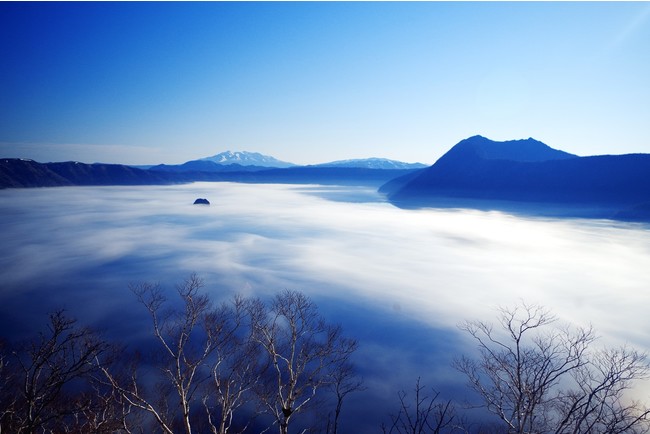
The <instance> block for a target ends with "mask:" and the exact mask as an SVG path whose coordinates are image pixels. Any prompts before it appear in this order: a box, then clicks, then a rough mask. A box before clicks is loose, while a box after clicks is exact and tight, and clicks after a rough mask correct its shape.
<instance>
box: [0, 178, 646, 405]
mask: <svg viewBox="0 0 650 434" xmlns="http://www.w3.org/2000/svg"><path fill="white" fill-rule="evenodd" d="M198 197H205V198H208V199H209V200H210V202H211V205H210V206H196V205H192V203H193V201H194V199H196V198H198ZM0 222H1V224H2V228H3V229H2V231H0V246H2V249H1V250H0V273H1V280H0V326H1V327H2V330H3V335H4V336H5V337H6V336H9V337H16V338H17V337H21V336H24V335H29V334H31V333H33V332H35V331H36V330H39V329H41V328H42V326H43V324H44V323H45V321H46V314H47V312H50V311H52V310H54V309H59V308H65V309H67V310H68V311H69V313H70V314H71V315H72V316H75V317H76V318H78V319H79V320H80V321H82V322H83V323H85V324H92V325H93V326H95V327H98V328H101V329H103V330H104V331H105V332H106V333H107V334H108V335H109V336H113V337H125V336H128V338H129V339H137V338H138V337H141V336H146V335H147V333H148V330H147V327H146V324H147V317H146V314H145V312H144V311H143V309H142V308H141V306H138V305H137V303H136V302H135V299H134V296H133V294H131V292H130V291H129V289H128V285H129V284H131V283H138V282H143V281H149V282H160V283H161V284H162V285H163V286H164V287H166V288H168V289H169V291H170V294H171V293H172V292H173V288H174V284H176V283H178V282H180V281H182V280H183V278H185V277H187V276H188V275H189V274H190V273H193V272H196V273H197V274H199V275H200V276H201V277H202V278H203V279H204V280H205V283H206V286H205V289H206V291H208V292H209V293H210V294H212V295H213V297H214V299H215V300H219V299H222V298H226V297H229V296H230V295H232V294H234V293H240V294H243V295H259V296H262V297H267V296H270V295H272V294H274V293H275V292H277V291H278V290H282V289H285V288H289V289H297V290H301V291H303V292H305V293H306V294H307V295H309V296H310V297H312V298H313V299H314V300H315V301H316V302H317V304H318V305H319V307H320V308H321V311H322V312H323V314H324V315H325V316H326V317H327V318H328V319H329V320H331V321H333V322H340V323H342V324H343V326H344V329H345V330H346V332H347V334H348V335H351V336H354V337H356V338H358V339H359V341H360V344H361V346H360V349H359V352H358V359H359V362H360V363H362V364H363V365H364V377H365V378H366V383H367V386H368V390H369V391H366V392H365V393H373V394H374V395H375V396H376V395H377V394H380V395H381V396H382V397H383V399H384V400H385V401H386V403H389V402H391V400H392V401H395V399H394V394H395V393H396V390H398V389H397V388H398V387H399V388H404V389H410V388H412V385H413V384H414V381H415V379H416V378H417V377H418V376H422V377H423V378H425V379H426V380H427V383H434V382H435V383H436V384H435V385H434V384H430V385H431V386H436V387H437V388H439V389H442V390H445V388H449V389H450V390H451V389H453V388H454V387H456V386H455V385H457V384H458V383H459V382H460V381H461V379H459V378H458V377H457V376H455V375H454V374H453V370H452V369H451V368H450V367H449V363H450V362H451V360H452V359H453V358H454V357H456V356H458V355H460V354H461V353H466V352H471V351H472V347H471V346H470V345H471V342H470V341H469V340H468V339H467V337H466V336H463V335H462V334H461V332H460V331H459V330H458V327H457V325H458V323H459V322H461V321H463V320H472V319H479V320H486V321H490V320H492V319H493V318H494V317H495V311H494V309H495V308H496V307H498V306H513V305H515V304H516V303H518V302H519V301H525V302H527V303H539V304H543V305H544V306H546V307H547V308H549V309H550V310H551V311H553V312H554V313H555V314H556V315H557V316H558V318H559V319H560V320H562V321H566V322H571V323H573V324H576V325H588V324H592V325H593V326H594V328H595V329H596V330H597V332H598V334H599V335H600V336H601V339H600V341H599V342H600V343H603V344H607V345H619V344H623V343H628V344H630V345H632V346H635V347H638V348H640V349H643V350H646V349H650V337H649V335H648V334H647V331H648V330H650V315H648V310H649V309H650V291H649V289H650V288H649V287H648V283H649V282H650V230H649V228H648V226H644V225H639V224H625V223H616V222H612V221H607V220H584V219H549V218H535V217H524V216H515V215H509V214H505V213H501V212H496V211H492V212H486V211H476V210H467V209H422V210H403V209H399V208H395V207H393V206H392V205H390V204H389V203H386V202H385V201H383V199H382V197H381V196H379V195H378V194H376V193H375V192H374V191H372V190H370V189H367V188H356V187H331V186H330V187H325V186H315V185H260V184H232V183H195V184H188V185H175V186H138V187H64V188H42V189H7V190H1V191H0ZM386 378H390V380H391V381H386ZM641 395H644V394H643V393H641ZM645 395H648V396H650V392H648V393H645ZM386 405H388V404H386ZM359 411H362V410H359ZM368 411H369V412H370V411H372V409H370V410H368Z"/></svg>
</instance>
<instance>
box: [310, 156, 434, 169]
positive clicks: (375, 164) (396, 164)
mask: <svg viewBox="0 0 650 434" xmlns="http://www.w3.org/2000/svg"><path fill="white" fill-rule="evenodd" d="M316 166H318V167H361V168H365V169H422V168H424V167H427V166H426V165H424V164H422V163H403V162H401V161H396V160H389V159H387V158H362V159H354V160H338V161H332V162H330V163H323V164H317V165H316Z"/></svg>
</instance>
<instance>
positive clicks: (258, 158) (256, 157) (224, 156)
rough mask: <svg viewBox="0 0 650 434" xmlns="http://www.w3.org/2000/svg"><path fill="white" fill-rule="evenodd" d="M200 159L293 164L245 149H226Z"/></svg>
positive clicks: (285, 165)
mask: <svg viewBox="0 0 650 434" xmlns="http://www.w3.org/2000/svg"><path fill="white" fill-rule="evenodd" d="M201 161H212V162H213V163H217V164H223V165H228V164H240V165H242V166H260V167H293V166H295V164H293V163H288V162H286V161H280V160H278V159H276V158H273V157H271V156H269V155H263V154H260V153H259V152H246V151H236V152H233V151H226V152H221V153H220V154H217V155H213V156H212V157H205V158H201Z"/></svg>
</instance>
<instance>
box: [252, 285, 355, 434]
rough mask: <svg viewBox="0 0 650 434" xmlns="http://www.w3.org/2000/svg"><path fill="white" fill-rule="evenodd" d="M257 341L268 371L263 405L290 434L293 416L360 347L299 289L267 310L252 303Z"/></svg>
mask: <svg viewBox="0 0 650 434" xmlns="http://www.w3.org/2000/svg"><path fill="white" fill-rule="evenodd" d="M251 312H252V318H253V338H254V339H255V340H256V341H257V342H258V343H259V344H260V345H261V346H262V348H263V349H264V350H265V352H266V355H267V357H268V361H269V371H268V376H267V377H266V381H265V383H264V385H263V386H264V387H260V388H258V396H259V399H260V402H261V404H262V405H263V406H264V407H265V408H266V409H267V411H268V412H269V413H270V414H271V415H272V416H273V418H274V423H275V424H277V426H278V429H279V432H280V434H287V433H288V431H289V424H290V422H291V421H292V420H293V419H294V417H295V415H297V414H299V413H300V412H303V411H304V410H305V409H306V408H308V407H309V405H310V403H311V402H313V400H314V398H315V397H316V394H317V392H318V391H319V390H321V389H322V388H325V387H326V386H328V385H330V384H331V383H332V381H333V380H332V370H335V369H336V368H339V367H341V366H342V363H344V362H345V361H347V360H349V358H350V356H351V355H352V353H353V352H354V351H355V349H356V347H357V343H356V341H354V340H351V339H346V338H344V337H343V335H342V331H341V327H340V326H335V325H330V324H327V323H326V322H325V321H324V319H323V318H322V317H321V316H320V314H319V313H318V310H317V308H316V305H315V304H314V303H313V302H312V301H311V300H310V299H309V298H307V297H306V296H305V295H304V294H302V293H300V292H297V291H289V290H286V291H283V292H282V293H280V294H278V295H276V296H275V297H274V299H273V300H272V302H271V304H270V306H269V307H268V308H267V307H266V306H265V305H264V304H263V303H262V302H261V301H259V300H258V302H257V303H254V304H253V305H252V310H251Z"/></svg>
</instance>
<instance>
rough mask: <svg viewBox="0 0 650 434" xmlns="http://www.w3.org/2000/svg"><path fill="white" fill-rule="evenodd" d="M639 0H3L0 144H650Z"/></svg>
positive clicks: (313, 152)
mask: <svg viewBox="0 0 650 434" xmlns="http://www.w3.org/2000/svg"><path fill="white" fill-rule="evenodd" d="M649 47H650V3H648V2H630V3H625V2H596V3H592V2H575V3H564V2H541V3H538V2H533V3H528V2H522V3H520V2H514V3H513V2H507V3H492V2H479V3H473V2H451V3H441V2H411V3H404V2H358V3H347V2H325V3H315V2H306V3H299V2H288V3H275V2H263V3H253V2H243V3H239V2H225V3H214V2H207V3H204V2H200V3H184V2H181V3H167V2H164V3H157V2H151V3H150V2H146V3H128V2H126V3H123V2H117V3H77V2H72V3H49V2H46V3H31V2H28V3H7V2H2V3H0V58H1V59H2V67H1V68H0V157H22V158H33V159H35V160H37V161H63V160H73V159H74V160H79V161H84V162H95V161H102V162H114V163H126V164H147V163H181V162H184V161H187V160H191V159H195V158H200V157H204V156H209V155H214V154H216V153H218V152H222V151H225V150H248V151H256V152H262V153H264V154H269V155H272V156H274V157H276V158H279V159H282V160H286V161H291V162H294V163H299V164H310V163H319V162H326V161H332V160H338V159H345V158H364V157H385V158H392V159H397V160H402V161H408V162H415V161H419V162H423V163H427V164H431V163H433V162H434V161H435V160H436V159H437V158H439V157H440V156H441V155H442V154H443V153H444V152H446V151H447V150H448V149H449V148H450V147H451V146H453V145H454V144H455V143H457V142H458V141H460V140H462V139H464V138H466V137H469V136H472V135H475V134H481V135H484V136H486V137H489V138H492V139H494V140H508V139H519V138H527V137H534V138H536V139H538V140H541V141H543V142H545V143H547V144H548V145H550V146H552V147H554V148H559V149H563V150H565V151H568V152H573V153H576V154H579V155H593V154H608V153H609V154H621V153H630V152H646V153H650V134H649V133H650V48H649Z"/></svg>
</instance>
